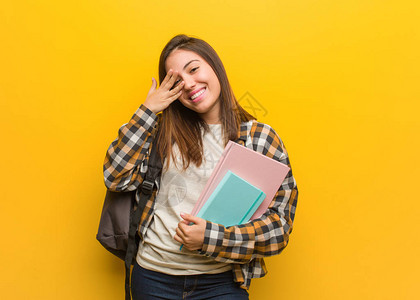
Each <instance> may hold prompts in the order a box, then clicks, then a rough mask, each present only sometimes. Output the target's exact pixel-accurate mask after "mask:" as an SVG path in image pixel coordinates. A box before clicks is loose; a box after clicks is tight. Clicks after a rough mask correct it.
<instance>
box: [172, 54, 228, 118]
mask: <svg viewBox="0 0 420 300" xmlns="http://www.w3.org/2000/svg"><path fill="white" fill-rule="evenodd" d="M165 68H166V72H168V71H169V70H170V69H172V70H173V71H178V78H177V80H176V82H175V85H176V84H179V83H180V82H181V81H184V87H183V89H182V94H181V96H180V97H179V98H178V100H179V101H181V103H182V104H183V105H184V106H185V107H187V108H189V109H191V110H193V111H195V112H197V113H198V114H199V115H200V116H201V118H202V119H203V120H204V121H205V122H207V123H208V124H216V123H220V120H219V112H220V100H219V96H220V83H219V79H218V78H217V76H216V73H214V71H213V69H212V68H211V66H210V65H209V64H208V63H207V62H206V61H205V60H204V59H203V58H202V57H201V56H199V55H198V54H197V53H195V52H192V51H187V50H181V49H178V50H175V51H173V52H172V53H171V54H170V55H169V56H168V58H167V59H166V63H165Z"/></svg>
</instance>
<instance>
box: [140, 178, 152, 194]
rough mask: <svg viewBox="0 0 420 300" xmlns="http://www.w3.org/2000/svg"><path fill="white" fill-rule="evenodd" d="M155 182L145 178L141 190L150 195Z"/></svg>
mask: <svg viewBox="0 0 420 300" xmlns="http://www.w3.org/2000/svg"><path fill="white" fill-rule="evenodd" d="M154 185H155V184H154V183H153V182H151V181H147V180H143V183H142V184H141V192H142V193H143V194H146V195H150V194H151V193H152V192H153V186H154Z"/></svg>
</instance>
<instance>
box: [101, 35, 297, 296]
mask: <svg viewBox="0 0 420 300" xmlns="http://www.w3.org/2000/svg"><path fill="white" fill-rule="evenodd" d="M159 79H160V86H159V88H157V83H156V81H155V80H154V79H152V87H151V89H150V91H149V93H148V95H147V97H146V99H145V101H144V102H143V104H141V105H140V107H139V108H138V109H137V111H136V112H135V113H134V115H133V116H132V118H131V119H130V121H129V122H128V123H127V124H125V125H123V126H122V127H121V128H120V130H119V134H118V138H117V139H115V140H114V141H113V142H112V143H111V146H110V147H109V149H108V152H107V154H106V158H105V163H104V177H105V184H106V186H107V188H108V189H110V190H112V191H132V190H135V189H137V188H138V187H139V186H140V184H141V183H142V179H143V176H144V175H145V173H146V170H147V162H148V158H149V153H150V149H151V147H157V148H156V149H157V150H158V153H160V155H161V157H163V158H164V169H163V171H162V176H161V180H160V183H159V186H158V188H159V192H157V193H155V194H154V195H153V196H152V198H151V199H150V200H149V202H148V203H147V205H146V208H145V211H144V212H143V215H142V218H141V221H140V226H139V230H138V234H139V236H140V245H139V249H138V253H137V257H136V261H137V264H135V266H134V268H133V271H132V276H131V286H132V295H133V298H134V299H229V300H232V299H248V292H247V289H248V288H249V285H250V283H251V279H252V278H256V277H262V276H264V275H265V274H266V267H265V264H264V260H263V257H264V256H271V255H274V254H278V253H280V252H281V251H282V250H283V249H284V248H285V247H286V245H287V243H288V241H289V235H290V233H291V232H292V225H293V220H294V215H295V209H296V204H297V198H298V190H297V187H296V182H295V180H294V177H293V175H292V171H291V170H290V171H289V173H288V175H287V176H286V178H285V179H284V181H283V183H282V184H281V186H280V188H279V190H278V192H277V194H276V195H275V197H274V199H273V201H272V202H271V204H270V207H269V208H268V209H267V211H266V212H265V213H264V214H263V215H262V216H261V217H260V218H258V219H256V220H253V221H251V222H248V223H246V224H243V225H239V226H231V227H227V228H225V227H224V226H222V225H220V224H216V223H213V222H210V221H207V220H204V219H201V218H198V217H194V216H192V215H190V214H188V213H189V212H191V211H192V209H193V207H194V205H195V201H196V200H197V199H198V197H199V195H200V192H201V190H202V189H203V188H204V185H205V183H206V181H207V179H208V178H209V177H210V174H211V172H212V170H213V168H214V167H215V165H216V163H217V161H218V160H219V158H220V156H221V154H222V152H223V149H224V147H225V145H226V144H227V142H228V141H229V140H232V141H235V142H237V143H240V144H242V145H244V146H246V147H248V148H251V149H253V150H255V151H257V152H260V153H262V154H264V155H266V156H268V157H271V158H273V159H275V160H278V161H280V162H282V163H284V164H286V165H288V166H289V167H290V163H289V158H288V154H287V152H286V149H285V147H284V144H283V142H282V141H281V139H280V138H279V137H278V135H277V134H276V132H275V131H274V130H273V129H272V128H271V127H270V126H268V125H266V124H263V123H259V122H257V121H256V120H255V118H253V117H252V116H251V115H250V114H249V113H247V112H246V111H245V110H244V109H243V108H242V107H241V106H240V105H239V104H238V102H237V101H236V98H235V96H234V94H233V91H232V89H231V87H230V84H229V81H228V78H227V75H226V71H225V69H224V67H223V64H222V62H221V60H220V58H219V57H218V55H217V54H216V52H215V51H214V50H213V48H212V47H211V46H210V45H209V44H207V43H206V42H204V41H203V40H200V39H197V38H193V37H189V36H186V35H177V36H175V37H174V38H172V39H171V40H170V41H169V42H168V44H167V45H166V46H165V48H164V49H163V51H162V54H161V56H160V61H159ZM158 129H159V135H158V137H157V138H156V139H155V134H156V132H157V130H158ZM244 163H246V162H244ZM191 224H192V225H191ZM181 244H183V245H184V246H183V248H182V250H180V245H181Z"/></svg>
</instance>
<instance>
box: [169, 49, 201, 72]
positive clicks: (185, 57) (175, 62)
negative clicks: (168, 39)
mask: <svg viewBox="0 0 420 300" xmlns="http://www.w3.org/2000/svg"><path fill="white" fill-rule="evenodd" d="M191 61H198V62H202V61H203V58H202V57H201V56H200V55H198V54H197V53H195V52H193V51H188V50H182V49H177V50H174V51H172V52H171V54H169V56H168V57H167V59H166V62H165V69H166V72H168V71H169V69H171V68H172V69H175V70H178V71H181V70H182V69H183V68H184V66H185V65H186V64H188V63H189V62H191Z"/></svg>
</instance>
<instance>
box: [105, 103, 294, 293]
mask: <svg viewBox="0 0 420 300" xmlns="http://www.w3.org/2000/svg"><path fill="white" fill-rule="evenodd" d="M158 121H159V117H158V116H156V115H155V114H154V113H153V112H152V111H150V110H149V109H147V108H146V107H145V106H144V105H141V106H140V107H139V109H138V110H137V111H136V112H135V113H134V115H133V116H132V118H131V120H130V121H129V122H128V123H127V124H124V125H123V126H121V128H120V129H119V132H118V137H117V139H115V140H114V141H113V142H112V143H111V145H110V147H109V149H108V151H107V154H106V157H105V162H104V167H103V171H104V178H105V185H106V187H107V188H108V189H110V190H112V191H132V190H135V189H137V187H139V185H140V184H141V182H142V178H143V177H144V175H145V173H146V171H147V162H148V157H149V155H148V154H149V149H150V147H153V143H152V141H153V136H154V131H155V130H156V125H157V123H158ZM236 142H237V143H240V144H242V145H244V146H246V147H248V148H251V149H253V150H254V151H257V152H260V153H262V154H264V155H266V156H268V157H271V158H273V159H275V160H277V161H280V162H282V163H284V164H286V165H288V166H289V167H290V162H289V157H288V154H287V151H286V148H285V147H284V144H283V142H282V141H281V139H280V137H279V136H278V135H277V134H276V132H275V131H274V130H273V129H272V128H271V127H270V126H268V125H266V124H263V123H259V122H257V121H255V120H253V121H249V122H246V123H242V125H241V128H240V133H239V138H238V140H237V141H236ZM155 196H156V192H155V193H154V194H153V196H152V197H151V198H150V200H149V201H148V203H147V204H146V208H145V210H144V212H143V215H142V218H141V221H140V226H139V235H140V237H141V238H142V237H143V236H144V233H145V232H146V230H147V228H148V225H149V224H150V221H151V219H152V216H153V213H154V199H155ZM297 199H298V189H297V186H296V181H295V179H294V177H293V174H292V169H290V171H289V173H288V174H287V176H286V178H285V179H284V181H283V183H282V184H281V186H280V188H279V190H278V191H277V193H276V195H275V197H274V199H273V200H272V202H271V204H270V206H269V208H268V209H267V211H266V212H265V213H264V214H263V215H262V216H261V217H260V218H258V219H256V220H253V221H251V222H248V223H246V224H243V225H239V226H231V227H224V226H222V225H220V224H216V223H213V222H210V221H207V225H206V231H205V238H204V245H203V247H202V249H201V250H200V251H198V253H200V254H202V255H206V256H209V257H213V258H214V259H215V260H217V261H220V262H227V263H232V269H233V273H234V277H235V281H237V282H239V283H240V284H241V287H242V288H245V289H247V288H248V287H249V285H250V283H251V279H252V278H257V277H263V276H264V275H265V274H266V272H267V269H266V267H265V263H264V260H263V257H265V256H271V255H275V254H278V253H280V252H281V251H282V250H283V249H284V248H285V247H286V246H287V244H288V242H289V236H290V233H291V232H292V228H293V220H294V217H295V210H296V205H297Z"/></svg>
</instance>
